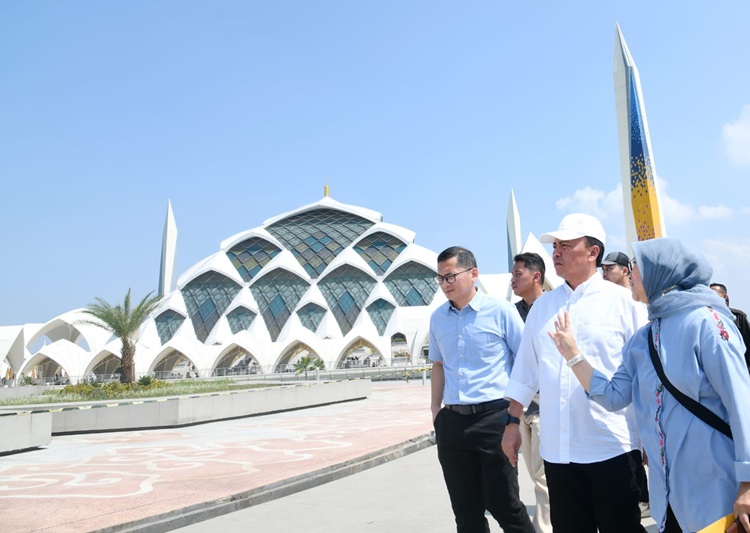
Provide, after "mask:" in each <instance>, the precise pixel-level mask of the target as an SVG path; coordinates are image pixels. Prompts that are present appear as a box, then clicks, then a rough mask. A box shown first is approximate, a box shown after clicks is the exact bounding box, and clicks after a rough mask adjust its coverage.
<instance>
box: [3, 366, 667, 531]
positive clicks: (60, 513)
mask: <svg viewBox="0 0 750 533" xmlns="http://www.w3.org/2000/svg"><path fill="white" fill-rule="evenodd" d="M429 397H430V388H429V382H428V383H427V384H426V385H423V384H422V383H421V380H412V381H411V383H409V384H406V383H404V382H395V383H394V382H387V383H373V394H372V397H370V398H368V399H366V400H361V401H352V402H346V403H341V404H334V405H328V406H323V407H317V408H311V409H304V410H298V411H290V412H285V413H276V414H272V415H265V416H257V417H251V418H243V419H237V420H228V421H222V422H214V423H210V424H201V425H196V426H191V427H185V428H173V429H161V430H151V431H126V432H118V433H99V434H87V435H71V436H60V437H54V438H53V440H52V444H51V445H50V446H48V447H46V448H43V449H38V450H33V451H29V452H26V453H21V454H15V455H8V456H4V457H0V510H2V512H0V531H13V532H14V533H25V532H36V531H39V532H56V533H57V532H89V531H151V532H156V531H170V530H177V531H182V532H186V533H189V532H192V533H197V532H202V531H222V532H224V533H231V532H234V531H237V532H239V531H248V530H250V531H259V532H263V531H274V532H284V531H288V532H296V531H304V532H318V531H320V532H323V531H327V532H330V531H346V532H349V531H369V532H378V533H384V532H392V531H397V530H401V531H433V532H442V531H444V532H446V533H448V532H450V531H455V528H454V526H453V516H452V513H451V510H450V505H449V503H448V496H447V492H446V490H445V486H444V484H443V480H442V476H441V472H440V467H439V465H438V462H437V457H436V451H435V447H434V446H431V445H430V444H431V441H430V440H429V435H430V433H431V431H432V424H431V421H430V411H429ZM412 452H413V453H412ZM404 454H408V455H405V456H404V457H401V458H398V457H399V456H401V455H404ZM380 463H383V464H382V465H381V466H375V467H374V468H369V469H364V468H366V467H368V466H371V465H377V464H380ZM519 473H520V474H519V476H520V481H521V490H522V498H523V500H524V502H525V503H527V505H529V509H530V510H532V509H533V490H532V487H531V482H530V480H529V478H528V476H527V475H526V472H525V470H524V468H523V467H521V469H520V470H519ZM349 474H352V475H349ZM342 476H346V477H342ZM337 478H341V479H337ZM331 480H333V481H331ZM328 481H330V482H328ZM325 482H327V483H325ZM321 483H325V484H321ZM316 485H319V486H316ZM309 487H314V488H309ZM304 488H308V490H301V489H304ZM264 489H265V490H264ZM300 490H301V491H300ZM291 492H294V493H293V494H289V493H291ZM279 496H283V497H279ZM264 500H270V501H265V503H259V504H256V503H257V502H263V501H264ZM250 504H253V505H252V506H250V507H248V505H250ZM243 507H247V508H244V509H242V508H243ZM233 509H241V510H237V511H235V512H231V513H228V512H227V511H229V510H233ZM490 522H491V530H492V531H493V532H496V531H501V529H500V528H499V527H498V526H497V524H496V523H494V524H493V521H492V520H490ZM644 523H645V522H644ZM648 523H649V524H653V521H650V520H649V522H648ZM123 524H129V526H125V527H123ZM191 524H192V525H191ZM648 530H649V531H655V528H654V527H653V526H651V527H649V529H648Z"/></svg>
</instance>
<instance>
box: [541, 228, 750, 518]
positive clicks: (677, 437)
mask: <svg viewBox="0 0 750 533" xmlns="http://www.w3.org/2000/svg"><path fill="white" fill-rule="evenodd" d="M633 252H634V254H635V260H634V261H633V273H632V275H633V278H632V293H633V298H634V299H635V300H638V301H641V302H644V303H647V304H648V314H649V320H650V321H651V322H650V323H649V324H648V325H646V326H644V327H643V328H641V329H640V330H638V332H636V334H635V335H634V336H633V337H632V338H631V339H630V340H629V341H628V342H627V343H626V344H625V346H624V347H623V350H622V354H623V362H622V365H621V366H620V368H619V369H618V370H617V371H616V372H615V374H614V375H613V376H612V377H611V379H610V378H608V377H607V376H605V375H604V374H603V373H601V372H600V371H598V370H596V366H597V358H598V357H597V354H583V355H582V354H580V353H579V351H578V349H577V347H576V344H575V339H574V337H573V335H572V333H571V328H570V321H569V317H568V315H567V313H565V314H564V315H560V316H559V317H558V321H557V322H556V324H555V327H556V331H555V332H550V336H551V337H552V339H553V340H554V341H555V344H556V345H557V348H558V350H559V351H560V353H561V354H562V355H563V357H564V358H565V359H566V360H568V366H569V367H570V368H571V370H572V372H573V373H574V374H575V375H576V377H577V378H578V380H579V381H580V382H581V384H582V385H583V386H584V388H585V389H586V391H587V392H588V394H589V396H590V398H591V399H592V400H594V401H596V402H597V403H599V404H601V405H602V406H604V407H605V408H606V409H609V410H613V411H614V410H618V409H622V408H623V407H625V406H626V405H628V404H630V403H631V402H632V403H633V405H634V407H635V414H636V421H637V423H638V429H639V431H640V434H641V439H642V441H643V447H644V449H645V451H646V455H647V456H648V458H649V465H648V466H649V493H650V500H651V501H650V503H651V514H652V516H653V517H654V520H656V523H657V525H658V527H659V531H660V532H666V533H672V532H681V531H686V532H692V531H699V530H700V529H703V528H705V527H706V526H708V525H710V524H712V523H713V522H715V521H717V520H719V519H721V518H722V517H723V516H725V515H727V514H729V513H732V512H734V515H735V516H736V517H737V518H738V519H739V521H740V522H741V524H742V525H743V526H744V527H745V529H747V530H749V531H750V521H748V520H749V517H748V514H749V513H750V376H749V375H748V372H747V367H746V365H745V360H744V355H743V354H744V353H745V347H744V344H743V342H742V339H741V337H740V334H739V332H738V331H737V328H736V327H735V325H734V321H733V317H732V315H731V314H730V311H729V308H727V306H726V305H725V304H724V302H723V301H722V300H721V298H719V297H718V296H717V295H716V293H715V292H714V291H713V290H711V289H710V288H709V287H708V283H709V281H710V279H711V274H712V273H713V271H712V269H711V266H710V265H709V264H708V262H707V261H706V260H705V259H704V258H703V257H702V256H700V255H699V254H696V253H694V252H692V251H690V250H688V249H687V248H686V247H685V246H683V245H682V243H680V242H679V241H677V240H675V239H670V238H662V239H652V240H648V241H643V242H637V243H633ZM649 331H651V333H652V336H653V341H654V346H655V348H656V353H657V354H658V357H659V360H660V361H661V363H662V366H663V368H664V374H665V375H666V377H667V379H668V380H669V381H670V382H671V383H672V384H673V385H674V386H675V388H677V389H678V390H679V391H681V392H682V393H683V394H685V395H687V396H689V397H690V398H692V399H694V400H697V401H698V402H699V403H701V404H702V405H703V406H705V407H707V408H708V409H709V410H710V411H712V412H713V413H715V414H716V415H718V416H719V417H720V418H721V419H722V420H724V421H726V422H728V423H729V425H730V427H731V431H732V435H733V438H734V440H732V439H731V438H729V437H727V436H725V435H724V434H722V433H720V432H719V431H717V430H715V429H714V428H713V427H711V426H709V425H708V424H707V423H705V422H703V421H702V420H701V419H699V418H697V417H696V416H695V415H694V414H693V413H691V412H690V411H688V410H687V409H686V408H685V407H684V406H683V405H682V404H680V403H679V402H678V401H677V399H675V397H674V396H672V394H671V393H670V392H669V391H668V390H667V389H666V388H665V387H664V385H663V384H662V382H661V380H660V379H659V376H658V375H657V372H656V370H655V368H654V364H653V362H652V360H651V357H650V355H649V340H648V336H649ZM581 355H582V356H581Z"/></svg>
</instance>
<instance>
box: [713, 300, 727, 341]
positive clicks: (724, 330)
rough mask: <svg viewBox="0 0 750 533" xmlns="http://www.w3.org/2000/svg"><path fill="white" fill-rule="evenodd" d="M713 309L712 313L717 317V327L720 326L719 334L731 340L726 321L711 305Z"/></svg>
mask: <svg viewBox="0 0 750 533" xmlns="http://www.w3.org/2000/svg"><path fill="white" fill-rule="evenodd" d="M709 309H711V314H713V315H714V319H716V327H717V328H719V335H720V336H721V338H722V339H724V340H725V341H728V340H729V332H728V331H727V328H726V327H724V322H723V321H722V320H721V317H720V316H719V313H717V312H716V310H715V309H713V308H711V307H709Z"/></svg>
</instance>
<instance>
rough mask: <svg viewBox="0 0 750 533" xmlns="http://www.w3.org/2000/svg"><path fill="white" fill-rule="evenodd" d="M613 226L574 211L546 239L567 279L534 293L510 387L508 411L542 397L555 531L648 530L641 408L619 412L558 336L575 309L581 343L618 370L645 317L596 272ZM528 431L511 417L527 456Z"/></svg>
mask: <svg viewBox="0 0 750 533" xmlns="http://www.w3.org/2000/svg"><path fill="white" fill-rule="evenodd" d="M605 238H606V236H605V233H604V228H603V227H602V225H601V223H600V222H599V220H597V219H596V218H595V217H592V216H590V215H584V214H580V213H575V214H571V215H568V216H566V217H565V218H563V220H562V222H560V227H559V229H558V230H557V231H554V232H550V233H545V234H543V235H542V236H541V238H540V240H541V242H544V243H552V245H553V248H554V251H553V253H552V260H553V263H554V265H555V271H556V272H557V275H558V276H560V277H562V278H563V279H564V280H565V283H564V284H563V285H561V286H560V287H558V288H556V289H554V290H552V291H549V292H547V293H545V294H543V295H542V296H541V297H539V299H537V300H536V302H535V303H534V307H533V308H532V309H531V311H530V312H529V315H528V317H527V319H526V326H525V330H524V334H523V338H522V340H521V346H520V347H519V350H518V354H517V356H516V361H515V364H514V366H513V371H512V373H511V378H510V382H509V384H508V387H507V389H506V397H507V398H508V399H510V401H511V402H510V408H509V414H510V415H511V416H513V417H520V416H522V413H523V407H524V406H525V405H528V404H529V403H530V402H531V400H532V399H533V397H534V395H535V394H536V391H537V390H538V391H539V398H540V417H541V420H540V428H541V431H540V453H541V456H542V458H543V459H544V467H545V473H546V477H547V485H548V488H549V497H550V511H551V518H552V527H553V529H554V531H555V533H596V532H597V530H598V531H599V532H600V533H620V532H622V533H634V532H638V533H643V532H644V531H645V530H644V529H643V527H642V526H641V524H640V518H641V517H640V511H639V509H638V496H639V491H638V485H637V483H636V479H635V471H636V468H637V465H638V464H639V463H640V462H641V452H640V442H639V439H638V433H637V430H636V426H635V419H634V417H633V413H632V408H631V407H627V408H625V409H623V410H621V411H617V412H613V413H610V412H608V411H606V410H605V409H604V408H602V407H600V406H599V405H598V404H596V403H595V402H592V401H589V400H588V398H587V397H586V393H585V391H584V389H583V387H581V385H580V383H579V382H578V380H577V379H576V377H575V375H574V374H573V372H572V369H571V368H570V367H571V366H572V365H574V364H576V363H577V362H579V361H580V360H576V358H573V359H571V360H570V361H568V362H567V363H566V361H565V360H564V359H563V358H562V357H560V354H559V352H558V351H557V348H556V347H555V344H554V342H553V341H552V339H551V338H550V336H549V332H550V331H554V323H555V320H556V319H557V315H558V313H562V312H563V311H568V312H569V313H570V316H571V323H572V324H573V325H574V326H573V327H574V328H575V330H574V331H573V335H574V336H575V339H576V342H577V344H578V347H579V348H580V349H581V351H582V353H585V354H586V357H588V358H589V359H595V360H596V361H597V368H599V369H602V371H603V372H604V373H605V374H607V375H608V376H612V375H613V374H614V372H615V370H616V369H617V367H618V366H619V365H620V362H621V360H622V347H623V345H624V344H625V342H626V341H627V340H628V339H629V338H630V337H631V336H632V335H633V334H634V333H635V331H636V330H637V329H638V328H639V327H640V326H641V325H642V318H640V314H639V312H638V310H637V309H636V307H635V302H634V301H633V299H632V298H631V297H630V295H629V294H628V293H627V292H626V291H623V290H622V288H620V287H617V286H616V285H615V284H613V283H608V282H606V281H604V280H603V279H602V277H601V276H600V275H598V274H597V267H598V266H599V265H600V264H601V260H602V257H603V255H604V243H605ZM520 445H521V434H520V431H519V428H518V426H517V425H515V424H509V425H508V426H507V427H506V429H505V433H504V435H503V443H502V446H503V451H504V452H505V454H506V455H507V456H508V458H509V460H510V461H511V463H512V464H516V461H517V460H518V449H519V447H520Z"/></svg>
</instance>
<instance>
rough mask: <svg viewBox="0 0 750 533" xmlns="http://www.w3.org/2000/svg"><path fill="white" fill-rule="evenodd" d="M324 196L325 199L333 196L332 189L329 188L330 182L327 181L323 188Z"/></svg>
mask: <svg viewBox="0 0 750 533" xmlns="http://www.w3.org/2000/svg"><path fill="white" fill-rule="evenodd" d="M323 196H324V197H325V198H328V197H329V196H331V187H329V186H328V182H327V181H326V185H325V187H323Z"/></svg>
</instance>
